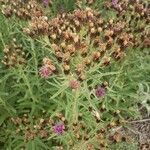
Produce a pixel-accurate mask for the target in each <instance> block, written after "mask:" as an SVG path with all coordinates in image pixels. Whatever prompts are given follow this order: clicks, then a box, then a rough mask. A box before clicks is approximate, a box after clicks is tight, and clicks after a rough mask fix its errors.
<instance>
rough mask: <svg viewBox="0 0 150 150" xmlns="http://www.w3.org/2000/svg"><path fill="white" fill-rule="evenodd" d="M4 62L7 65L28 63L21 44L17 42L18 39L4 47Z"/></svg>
mask: <svg viewBox="0 0 150 150" xmlns="http://www.w3.org/2000/svg"><path fill="white" fill-rule="evenodd" d="M3 53H4V56H3V60H2V63H3V64H4V65H5V66H7V67H14V66H16V65H18V64H25V63H26V56H25V52H24V50H23V46H22V45H21V44H17V42H16V39H13V42H12V43H11V44H9V45H6V47H5V48H4V49H3Z"/></svg>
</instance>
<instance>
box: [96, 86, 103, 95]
mask: <svg viewBox="0 0 150 150" xmlns="http://www.w3.org/2000/svg"><path fill="white" fill-rule="evenodd" d="M105 93H106V89H105V88H104V87H101V86H99V87H97V89H96V90H95V95H96V96H97V97H103V96H104V95H105Z"/></svg>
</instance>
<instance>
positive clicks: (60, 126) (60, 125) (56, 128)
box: [53, 123, 65, 134]
mask: <svg viewBox="0 0 150 150" xmlns="http://www.w3.org/2000/svg"><path fill="white" fill-rule="evenodd" d="M53 129H54V132H55V133H57V134H62V133H63V132H64V130H65V125H64V124H63V123H57V124H55V126H54V127H53Z"/></svg>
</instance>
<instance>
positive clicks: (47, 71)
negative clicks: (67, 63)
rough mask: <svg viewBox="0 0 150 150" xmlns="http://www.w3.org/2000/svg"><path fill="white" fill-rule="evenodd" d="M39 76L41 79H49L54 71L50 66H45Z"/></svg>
mask: <svg viewBox="0 0 150 150" xmlns="http://www.w3.org/2000/svg"><path fill="white" fill-rule="evenodd" d="M39 74H40V76H41V77H43V78H46V79H47V78H48V77H49V76H50V75H51V74H52V71H51V69H50V67H49V66H48V65H44V66H42V67H41V68H40V70H39Z"/></svg>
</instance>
